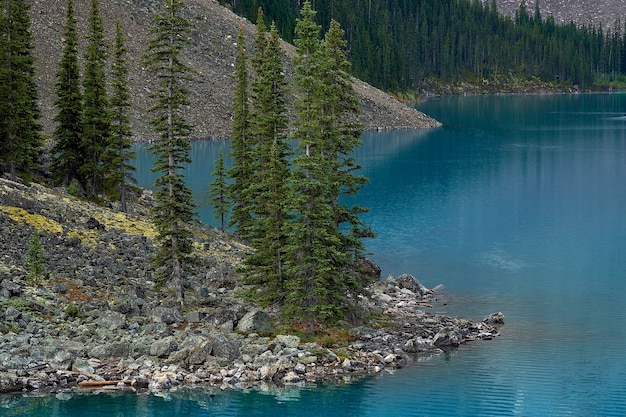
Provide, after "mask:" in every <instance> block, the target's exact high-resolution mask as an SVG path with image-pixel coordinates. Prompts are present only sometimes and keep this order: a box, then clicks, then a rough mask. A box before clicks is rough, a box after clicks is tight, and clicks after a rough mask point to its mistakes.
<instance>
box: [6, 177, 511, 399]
mask: <svg viewBox="0 0 626 417" xmlns="http://www.w3.org/2000/svg"><path fill="white" fill-rule="evenodd" d="M143 199H148V200H147V201H146V202H144V203H142V200H143ZM149 204H150V203H149V193H147V194H144V195H142V196H140V197H139V198H138V200H137V201H136V202H135V203H134V204H133V205H132V210H133V213H130V214H124V213H121V212H117V211H115V210H112V209H111V208H106V207H101V206H98V205H96V204H93V203H88V202H84V201H81V200H78V199H75V198H73V197H71V196H69V195H67V192H66V191H65V190H63V189H48V188H45V187H43V186H40V185H37V184H31V185H29V186H27V185H23V184H19V183H15V182H12V181H9V180H6V179H0V230H2V233H1V234H0V235H1V236H0V392H3V393H9V392H27V391H32V392H49V391H63V390H71V389H75V388H77V387H80V384H81V383H83V386H89V385H90V386H91V387H92V388H93V387H95V388H102V389H105V388H103V387H107V388H106V389H118V385H119V388H120V389H121V388H123V387H127V386H128V387H131V388H133V389H136V390H149V391H151V392H154V393H158V392H162V391H166V390H168V389H171V388H173V387H180V386H200V385H207V386H215V387H218V388H224V389H226V388H238V387H240V388H241V387H243V388H245V387H249V386H251V385H255V384H265V383H277V384H279V385H280V384H298V383H303V382H321V381H337V380H341V379H343V378H346V377H353V376H358V375H367V374H371V373H378V372H381V371H383V370H385V369H388V370H389V369H399V368H402V367H404V366H406V365H407V364H408V363H409V362H410V361H411V359H412V357H413V355H430V354H440V353H442V352H443V350H445V349H449V348H454V347H457V346H459V345H461V344H465V343H469V342H471V341H473V340H490V339H493V338H494V337H495V336H497V334H498V329H497V325H499V324H501V323H502V320H503V316H502V314H500V313H498V314H494V315H491V316H489V317H488V318H487V321H482V322H472V321H470V320H465V319H460V318H455V317H448V316H443V315H435V314H432V313H430V312H429V311H428V310H430V308H431V306H432V305H433V303H437V297H438V296H439V295H438V294H440V291H441V287H440V286H438V287H435V288H434V289H432V290H431V289H427V288H425V287H424V286H423V285H421V284H420V283H419V282H418V281H417V280H415V279H414V278H413V277H412V276H411V275H401V276H399V277H394V276H390V277H388V278H387V279H385V280H383V281H381V280H380V270H379V269H378V268H377V266H376V265H375V264H373V263H372V264H371V265H369V267H370V268H369V269H370V271H371V274H372V277H377V278H378V279H379V280H378V281H376V282H375V283H374V284H372V286H371V287H369V290H368V292H367V293H365V294H363V295H362V296H360V298H359V300H356V302H357V304H358V307H359V308H361V309H363V310H364V311H368V312H369V315H370V317H369V322H368V327H349V326H348V325H346V326H345V327H342V328H337V329H326V330H328V331H326V332H323V333H320V334H317V335H307V334H293V332H291V333H292V334H285V333H288V332H286V331H285V330H284V329H282V330H281V327H280V326H279V325H277V321H276V312H275V311H272V310H271V309H269V310H259V309H257V308H254V307H252V306H251V305H249V304H247V303H245V302H243V301H242V300H240V299H239V298H237V297H236V294H237V292H238V291H239V290H241V289H242V287H241V286H240V283H239V276H238V274H237V272H236V268H237V265H238V264H239V263H240V262H241V260H242V259H243V257H244V256H245V254H246V253H247V252H248V251H249V250H250V249H249V248H247V247H246V246H245V245H243V244H241V243H240V242H238V241H237V240H236V239H234V237H233V236H232V235H230V234H229V233H226V232H221V231H220V230H218V229H215V228H211V227H208V226H204V225H201V224H199V223H198V224H195V225H194V226H193V227H194V228H195V229H194V237H195V242H194V247H195V255H196V259H197V262H198V268H197V270H196V271H194V272H193V273H191V274H190V275H189V276H187V277H186V282H185V284H186V287H187V295H186V302H185V307H184V308H181V305H180V304H179V303H178V302H177V301H176V300H175V298H174V297H173V296H170V295H168V294H169V293H168V292H167V291H166V292H157V291H156V290H155V288H154V269H153V266H152V264H151V262H150V259H151V257H152V254H153V253H154V250H155V249H154V246H153V244H152V237H153V236H154V230H153V228H152V225H151V224H150V223H149V222H147V221H146V215H147V207H148V205H149ZM35 229H37V230H38V231H39V234H40V239H41V243H42V246H43V249H44V253H45V264H46V270H47V273H46V274H45V276H44V277H42V278H40V279H39V280H37V281H33V280H31V279H29V277H28V269H27V262H26V254H27V253H28V245H29V241H30V237H31V234H32V232H33V231H34V230H35ZM105 381H108V382H105Z"/></svg>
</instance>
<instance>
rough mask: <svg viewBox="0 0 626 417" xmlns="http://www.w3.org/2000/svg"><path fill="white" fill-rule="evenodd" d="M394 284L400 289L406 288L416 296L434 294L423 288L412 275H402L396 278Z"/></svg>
mask: <svg viewBox="0 0 626 417" xmlns="http://www.w3.org/2000/svg"><path fill="white" fill-rule="evenodd" d="M392 282H394V283H395V285H397V286H398V287H399V288H406V289H407V290H410V291H412V292H413V293H414V294H417V295H420V296H423V295H426V294H430V293H431V292H432V291H430V290H429V289H428V288H426V287H425V286H423V285H422V283H421V282H419V281H418V280H417V279H415V277H414V276H413V275H411V274H402V275H400V276H399V277H397V278H396V277H394V279H393V281H392Z"/></svg>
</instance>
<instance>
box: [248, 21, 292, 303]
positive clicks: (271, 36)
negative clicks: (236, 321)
mask: <svg viewBox="0 0 626 417" xmlns="http://www.w3.org/2000/svg"><path fill="white" fill-rule="evenodd" d="M258 22H262V13H259V19H258V20H257V40H256V42H255V55H254V59H253V64H254V69H255V78H254V82H253V84H252V93H253V94H252V95H253V98H252V102H253V110H252V114H251V134H252V137H253V138H254V143H255V145H256V147H255V151H254V156H255V158H254V159H253V160H252V173H251V178H250V182H249V183H250V185H249V193H250V195H251V196H252V200H251V201H252V204H251V208H250V210H251V212H252V213H253V217H254V224H253V226H252V227H251V231H250V242H251V245H252V247H253V248H254V249H255V251H254V253H252V254H251V255H250V256H249V257H248V258H247V259H246V260H245V264H246V265H247V266H248V268H249V269H248V283H250V284H255V286H256V289H257V291H256V292H255V294H256V295H257V296H259V297H260V299H261V301H263V302H265V303H272V302H276V301H282V300H283V299H284V297H285V294H284V293H285V289H284V280H285V275H284V262H285V261H284V250H285V245H286V244H287V237H288V228H287V226H288V224H287V223H288V221H289V215H288V213H287V207H286V206H285V198H284V197H285V195H286V192H287V182H288V178H289V163H288V160H287V158H288V157H289V154H290V147H289V145H288V143H287V134H286V132H287V107H286V98H285V97H286V85H287V84H286V80H285V75H284V74H285V71H284V68H283V61H282V59H283V52H282V50H281V48H280V37H279V35H278V31H277V30H276V26H275V25H274V24H272V26H271V28H270V31H269V33H266V32H264V31H263V29H264V27H263V25H262V23H258Z"/></svg>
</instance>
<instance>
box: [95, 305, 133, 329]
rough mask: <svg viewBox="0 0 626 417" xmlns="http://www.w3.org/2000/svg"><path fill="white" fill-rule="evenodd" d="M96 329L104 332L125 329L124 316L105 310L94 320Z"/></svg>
mask: <svg viewBox="0 0 626 417" xmlns="http://www.w3.org/2000/svg"><path fill="white" fill-rule="evenodd" d="M95 323H96V325H97V327H99V328H101V329H106V330H111V331H113V330H119V329H124V328H126V316H125V315H124V314H122V313H118V312H117V311H111V310H105V311H102V312H100V316H99V317H98V318H97V319H96V320H95Z"/></svg>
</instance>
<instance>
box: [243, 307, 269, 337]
mask: <svg viewBox="0 0 626 417" xmlns="http://www.w3.org/2000/svg"><path fill="white" fill-rule="evenodd" d="M237 330H238V331H240V332H242V333H252V332H256V333H270V332H271V331H272V330H273V326H272V322H271V318H270V316H269V315H268V314H267V313H265V312H263V311H261V310H252V311H249V312H248V313H246V314H245V315H244V316H243V317H242V318H241V320H239V322H238V323H237Z"/></svg>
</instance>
